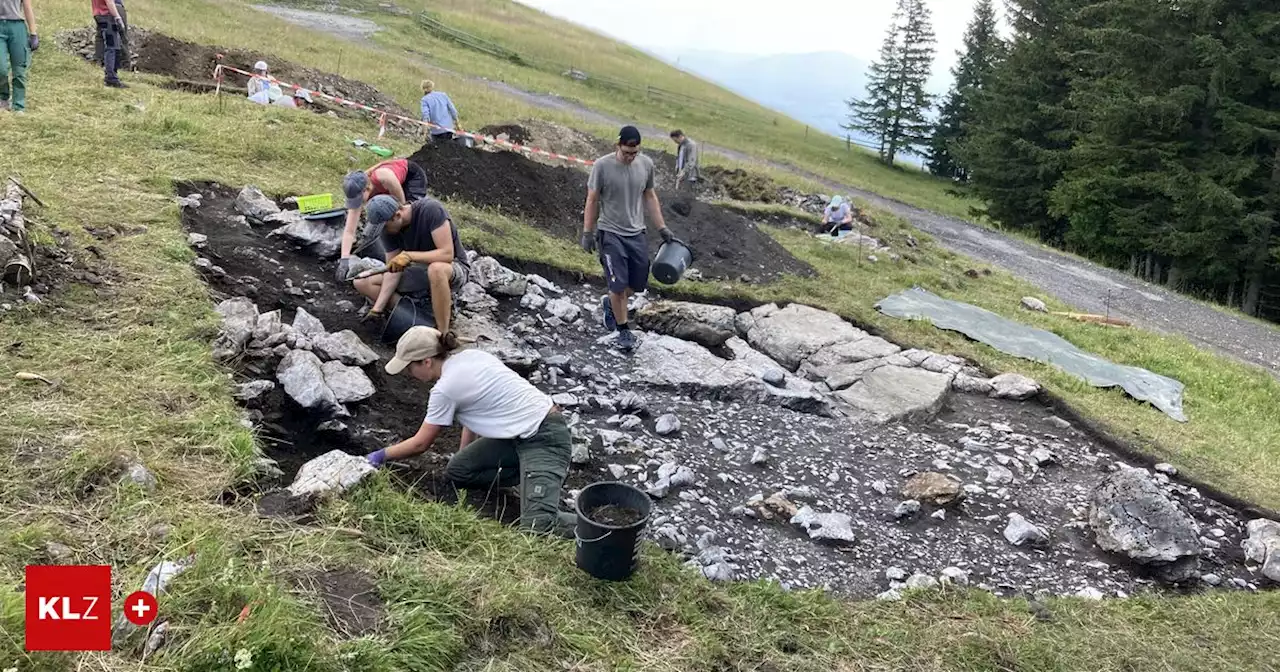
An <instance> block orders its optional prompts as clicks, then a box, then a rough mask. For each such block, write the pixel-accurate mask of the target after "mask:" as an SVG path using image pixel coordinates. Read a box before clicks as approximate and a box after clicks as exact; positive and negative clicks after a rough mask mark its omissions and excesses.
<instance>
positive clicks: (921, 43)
mask: <svg viewBox="0 0 1280 672" xmlns="http://www.w3.org/2000/svg"><path fill="white" fill-rule="evenodd" d="M934 42H935V38H934V34H933V26H932V25H931V23H930V12H929V8H928V7H927V6H925V4H924V0H898V7H897V10H896V11H895V12H894V14H893V21H892V23H891V25H890V26H889V30H888V32H887V34H886V35H885V40H884V43H883V45H882V46H881V47H880V55H879V56H878V57H877V58H876V60H875V61H874V62H873V63H872V64H871V65H870V67H869V68H868V70H867V81H868V83H867V94H866V96H864V97H863V98H861V99H853V100H849V101H848V104H849V109H850V114H849V123H848V124H845V125H844V128H845V129H847V130H850V131H859V132H862V133H865V134H867V135H869V136H871V137H873V138H875V139H876V141H877V143H879V146H880V158H881V160H883V161H884V162H885V163H887V164H889V165H893V162H894V159H895V158H896V157H897V155H898V153H899V152H903V151H905V152H910V153H915V154H922V153H923V152H924V148H925V147H927V146H928V143H929V139H930V135H931V132H932V124H931V123H930V122H929V120H928V118H927V116H926V115H927V113H928V110H929V108H930V107H931V106H932V105H933V100H932V98H933V97H932V96H930V95H929V94H928V93H926V92H925V89H924V87H925V83H926V82H927V81H928V79H929V74H930V72H931V69H932V67H933V54H934V49H933V45H934Z"/></svg>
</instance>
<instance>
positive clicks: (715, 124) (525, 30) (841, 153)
mask: <svg viewBox="0 0 1280 672" xmlns="http://www.w3.org/2000/svg"><path fill="white" fill-rule="evenodd" d="M282 4H288V5H295V6H300V7H307V8H310V9H326V8H327V7H326V5H325V3H322V2H317V1H313V0H284V2H283V3H282ZM370 4H371V3H353V5H352V7H353V8H356V9H363V10H366V11H367V13H366V14H364V15H363V18H367V19H371V20H374V21H376V22H377V23H378V24H379V25H380V26H381V27H382V28H383V30H382V31H380V32H379V33H377V34H376V35H375V36H374V38H373V39H374V40H375V41H376V42H377V43H378V44H381V45H385V46H387V47H392V48H394V49H396V50H399V51H401V52H405V53H411V54H416V55H420V56H421V57H422V58H423V60H424V61H425V62H427V63H429V64H431V65H435V66H439V67H442V68H447V69H449V70H452V71H455V72H460V73H465V74H467V75H472V76H480V77H485V78H489V79H493V80H497V81H501V82H506V83H508V84H511V85H513V86H516V87H519V88H522V89H525V90H528V91H532V92H537V93H554V94H555V95H557V96H560V97H563V98H566V99H568V100H571V101H576V102H578V103H580V104H582V105H585V106H586V107H588V108H590V109H592V110H595V111H597V112H600V113H603V114H607V115H610V116H613V117H615V118H619V119H627V120H632V121H635V122H638V123H641V124H644V125H648V126H653V127H656V128H660V129H669V128H676V127H679V128H681V129H683V130H684V131H685V132H686V133H688V134H689V135H690V136H691V137H694V138H696V139H698V140H702V141H706V142H711V143H713V144H716V145H719V146H722V147H727V148H731V149H734V150H737V151H741V152H743V153H746V154H749V155H751V156H754V157H756V158H760V159H769V160H772V161H777V162H781V163H784V164H788V165H791V166H795V167H797V168H800V169H802V170H807V171H810V172H813V173H817V174H820V175H822V176H824V177H826V178H828V179H831V180H835V181H838V182H840V183H842V184H849V185H852V186H855V187H858V188H862V189H867V190H870V191H873V192H876V193H880V194H885V195H890V196H892V197H893V198H897V199H899V200H902V201H904V202H906V203H910V204H912V205H915V206H918V207H922V208H926V209H929V210H933V211H936V212H941V213H946V214H950V215H954V216H957V217H964V218H967V217H969V208H970V205H971V202H970V201H967V200H965V199H963V198H959V197H956V196H953V195H951V194H948V193H947V188H948V184H947V183H946V182H945V181H943V180H938V179H935V178H933V177H932V176H930V175H928V174H927V173H924V172H921V171H920V170H917V169H916V168H914V167H912V166H899V167H895V168H890V167H888V166H885V165H884V164H883V163H881V162H880V161H879V160H878V159H877V158H876V157H875V156H874V155H873V153H871V152H868V151H867V150H864V149H861V148H859V147H857V146H856V145H855V146H854V147H853V148H852V149H851V150H850V149H849V148H848V147H846V144H845V141H844V139H843V138H836V137H833V136H830V135H827V134H824V133H820V132H818V131H817V130H815V129H812V128H808V127H806V126H805V125H804V124H802V123H800V122H797V121H795V120H792V119H790V118H788V117H786V116H784V115H782V114H779V113H778V112H775V111H773V110H770V109H767V108H765V107H762V106H760V105H759V104H757V103H754V102H752V101H749V100H747V99H745V98H742V97H741V96H738V95H737V94H734V93H732V92H730V91H728V90H726V89H723V88H720V87H719V86H716V85H714V84H711V83H710V82H708V81H706V80H704V79H701V78H699V77H697V76H695V75H691V74H688V73H685V72H683V71H680V70H678V69H676V68H674V67H672V66H670V65H667V64H665V63H663V62H662V61H659V60H657V59H654V58H653V57H651V56H648V55H647V54H644V53H643V52H641V51H639V50H637V49H634V48H632V47H629V46H626V45H623V44H620V43H618V42H616V41H614V40H612V39H609V38H607V37H605V36H603V35H600V34H598V33H595V32H593V31H591V30H589V29H586V28H583V27H580V26H577V25H574V24H571V23H568V22H565V21H562V20H560V19H556V18H554V17H551V16H550V15H547V14H544V13H542V12H540V11H538V10H535V9H531V8H529V7H525V6H523V5H520V4H518V3H514V2H510V1H509V0H449V1H448V2H425V1H424V0H403V1H401V2H398V3H397V4H398V5H399V6H400V7H402V8H404V9H407V10H410V11H412V12H418V11H421V10H424V9H426V10H430V11H431V12H432V13H433V14H434V15H436V16H437V17H438V18H439V19H440V20H441V21H443V22H444V23H446V24H447V25H449V26H452V27H456V28H458V29H460V30H464V31H466V32H469V33H472V34H474V35H477V36H480V37H482V38H484V39H487V40H490V41H492V42H496V43H498V44H502V45H504V46H506V47H507V48H509V49H512V50H514V51H516V52H518V53H520V54H522V55H524V56H527V57H529V58H530V59H532V60H534V61H535V62H537V63H539V64H540V65H541V64H546V65H545V66H544V67H529V66H522V65H517V64H514V63H511V62H509V61H505V60H503V59H499V58H496V57H491V56H489V55H487V54H483V53H481V52H477V51H474V50H471V49H468V48H467V47H464V46H462V45H459V44H456V43H454V42H451V41H449V40H445V39H442V38H438V37H436V36H435V35H432V34H431V33H428V32H427V31H425V30H424V29H422V28H421V27H419V26H418V25H417V24H416V23H415V22H414V20H413V18H412V17H401V16H395V15H392V14H388V13H383V12H379V11H378V10H377V8H376V7H371V6H370ZM329 9H331V8H329ZM241 46H247V45H241ZM253 46H256V45H253ZM326 58H327V59H329V60H331V59H332V58H333V57H332V55H329V56H327V57H326ZM571 66H572V67H575V68H577V69H579V70H585V71H587V72H588V73H590V74H596V75H601V76H605V77H611V78H615V79H621V80H624V81H627V82H631V83H636V84H639V85H651V86H654V87H658V88H661V89H665V90H668V91H673V92H676V93H681V94H685V95H690V96H694V97H697V98H699V99H701V100H705V101H708V102H709V103H710V104H709V105H702V104H695V105H686V104H681V103H676V102H672V101H669V100H665V99H659V98H655V97H646V96H644V95H642V94H639V93H636V92H630V91H620V90H617V89H613V88H608V87H604V86H600V85H592V84H590V83H584V82H579V81H577V80H573V79H569V78H567V77H563V76H561V74H560V73H561V72H563V71H564V70H567V69H568V68H569V67H571ZM431 78H432V79H434V80H435V81H436V83H437V88H440V89H441V90H447V91H449V93H450V95H451V96H453V97H454V99H455V100H456V101H457V102H458V104H459V107H460V109H461V110H462V113H463V115H464V120H463V125H464V126H469V127H471V128H479V126H481V125H482V124H479V123H474V122H473V121H472V119H474V115H477V114H479V115H480V116H481V118H487V116H488V115H487V111H486V110H485V108H484V104H485V102H484V100H483V96H482V95H477V92H475V91H474V85H472V86H467V85H465V83H464V82H460V81H459V80H458V79H457V78H455V77H450V76H448V75H446V74H444V73H441V72H440V71H438V70H437V71H435V73H434V74H433V75H432V77H431ZM415 84H416V82H415ZM460 84H463V85H462V86H460ZM384 90H385V89H384ZM388 93H390V92H388ZM395 95H396V97H397V98H398V99H399V100H400V102H401V103H402V104H408V103H413V102H414V101H416V100H417V97H418V94H417V92H416V90H409V91H405V90H404V89H403V87H402V88H401V89H400V90H398V91H396V94H395ZM410 107H411V109H412V105H410ZM486 123H487V122H486ZM616 132H617V129H616V128H608V129H603V130H602V131H601V132H599V133H598V135H599V136H600V137H603V138H612V137H614V134H616ZM651 144H657V145H663V146H669V142H668V140H667V138H666V137H665V135H664V136H663V137H660V138H655V139H653V140H652V141H651Z"/></svg>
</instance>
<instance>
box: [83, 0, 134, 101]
mask: <svg viewBox="0 0 1280 672" xmlns="http://www.w3.org/2000/svg"><path fill="white" fill-rule="evenodd" d="M89 6H90V8H91V9H92V10H93V22H94V24H95V25H96V26H97V28H98V37H99V38H101V39H102V83H103V84H106V85H107V86H109V87H111V88H113V89H127V88H129V87H128V86H127V85H125V83H124V82H121V81H120V77H119V76H118V75H117V73H116V68H117V67H118V65H119V59H120V39H121V38H120V36H121V35H122V34H123V33H124V17H122V16H120V10H119V8H117V7H116V3H115V2H113V1H112V0H89Z"/></svg>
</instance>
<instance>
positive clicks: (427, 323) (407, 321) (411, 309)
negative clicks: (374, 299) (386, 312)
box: [382, 296, 436, 345]
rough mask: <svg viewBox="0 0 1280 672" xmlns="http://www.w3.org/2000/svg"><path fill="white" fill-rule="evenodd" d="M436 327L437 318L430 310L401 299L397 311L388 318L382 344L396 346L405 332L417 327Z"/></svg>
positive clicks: (392, 312) (383, 331)
mask: <svg viewBox="0 0 1280 672" xmlns="http://www.w3.org/2000/svg"><path fill="white" fill-rule="evenodd" d="M419 325H421V326H424V327H434V326H436V318H435V316H434V315H432V314H431V311H430V310H425V309H423V308H420V307H418V305H417V304H415V303H414V302H413V301H410V300H409V299H406V298H404V297H403V296H402V297H400V300H399V301H397V302H396V308H395V310H393V311H391V315H390V316H388V317H387V324H386V326H385V327H383V328H382V342H383V343H386V344H388V345H391V344H394V343H395V342H396V341H398V340H400V337H401V336H404V332H406V331H409V330H410V329H412V328H413V327H416V326H419Z"/></svg>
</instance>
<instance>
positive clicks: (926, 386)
mask: <svg viewBox="0 0 1280 672" xmlns="http://www.w3.org/2000/svg"><path fill="white" fill-rule="evenodd" d="M950 389H951V376H948V375H946V374H942V373H933V372H930V371H924V370H922V369H906V368H903V367H900V366H882V367H880V368H877V369H875V370H874V371H872V372H870V373H868V374H866V375H864V376H862V378H861V380H859V381H858V382H857V383H856V384H855V385H854V386H853V387H850V388H849V389H847V390H843V391H840V392H837V393H836V396H837V397H838V398H840V399H841V400H843V401H844V402H845V403H848V404H849V405H850V406H853V407H854V408H857V409H860V410H862V411H866V412H867V413H869V414H870V415H871V416H872V417H873V418H875V419H876V420H877V421H880V422H891V421H895V420H906V419H913V420H926V419H931V418H933V416H934V415H937V413H938V411H939V410H940V409H941V408H942V404H943V402H944V401H946V398H947V392H948V391H949V390H950Z"/></svg>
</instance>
